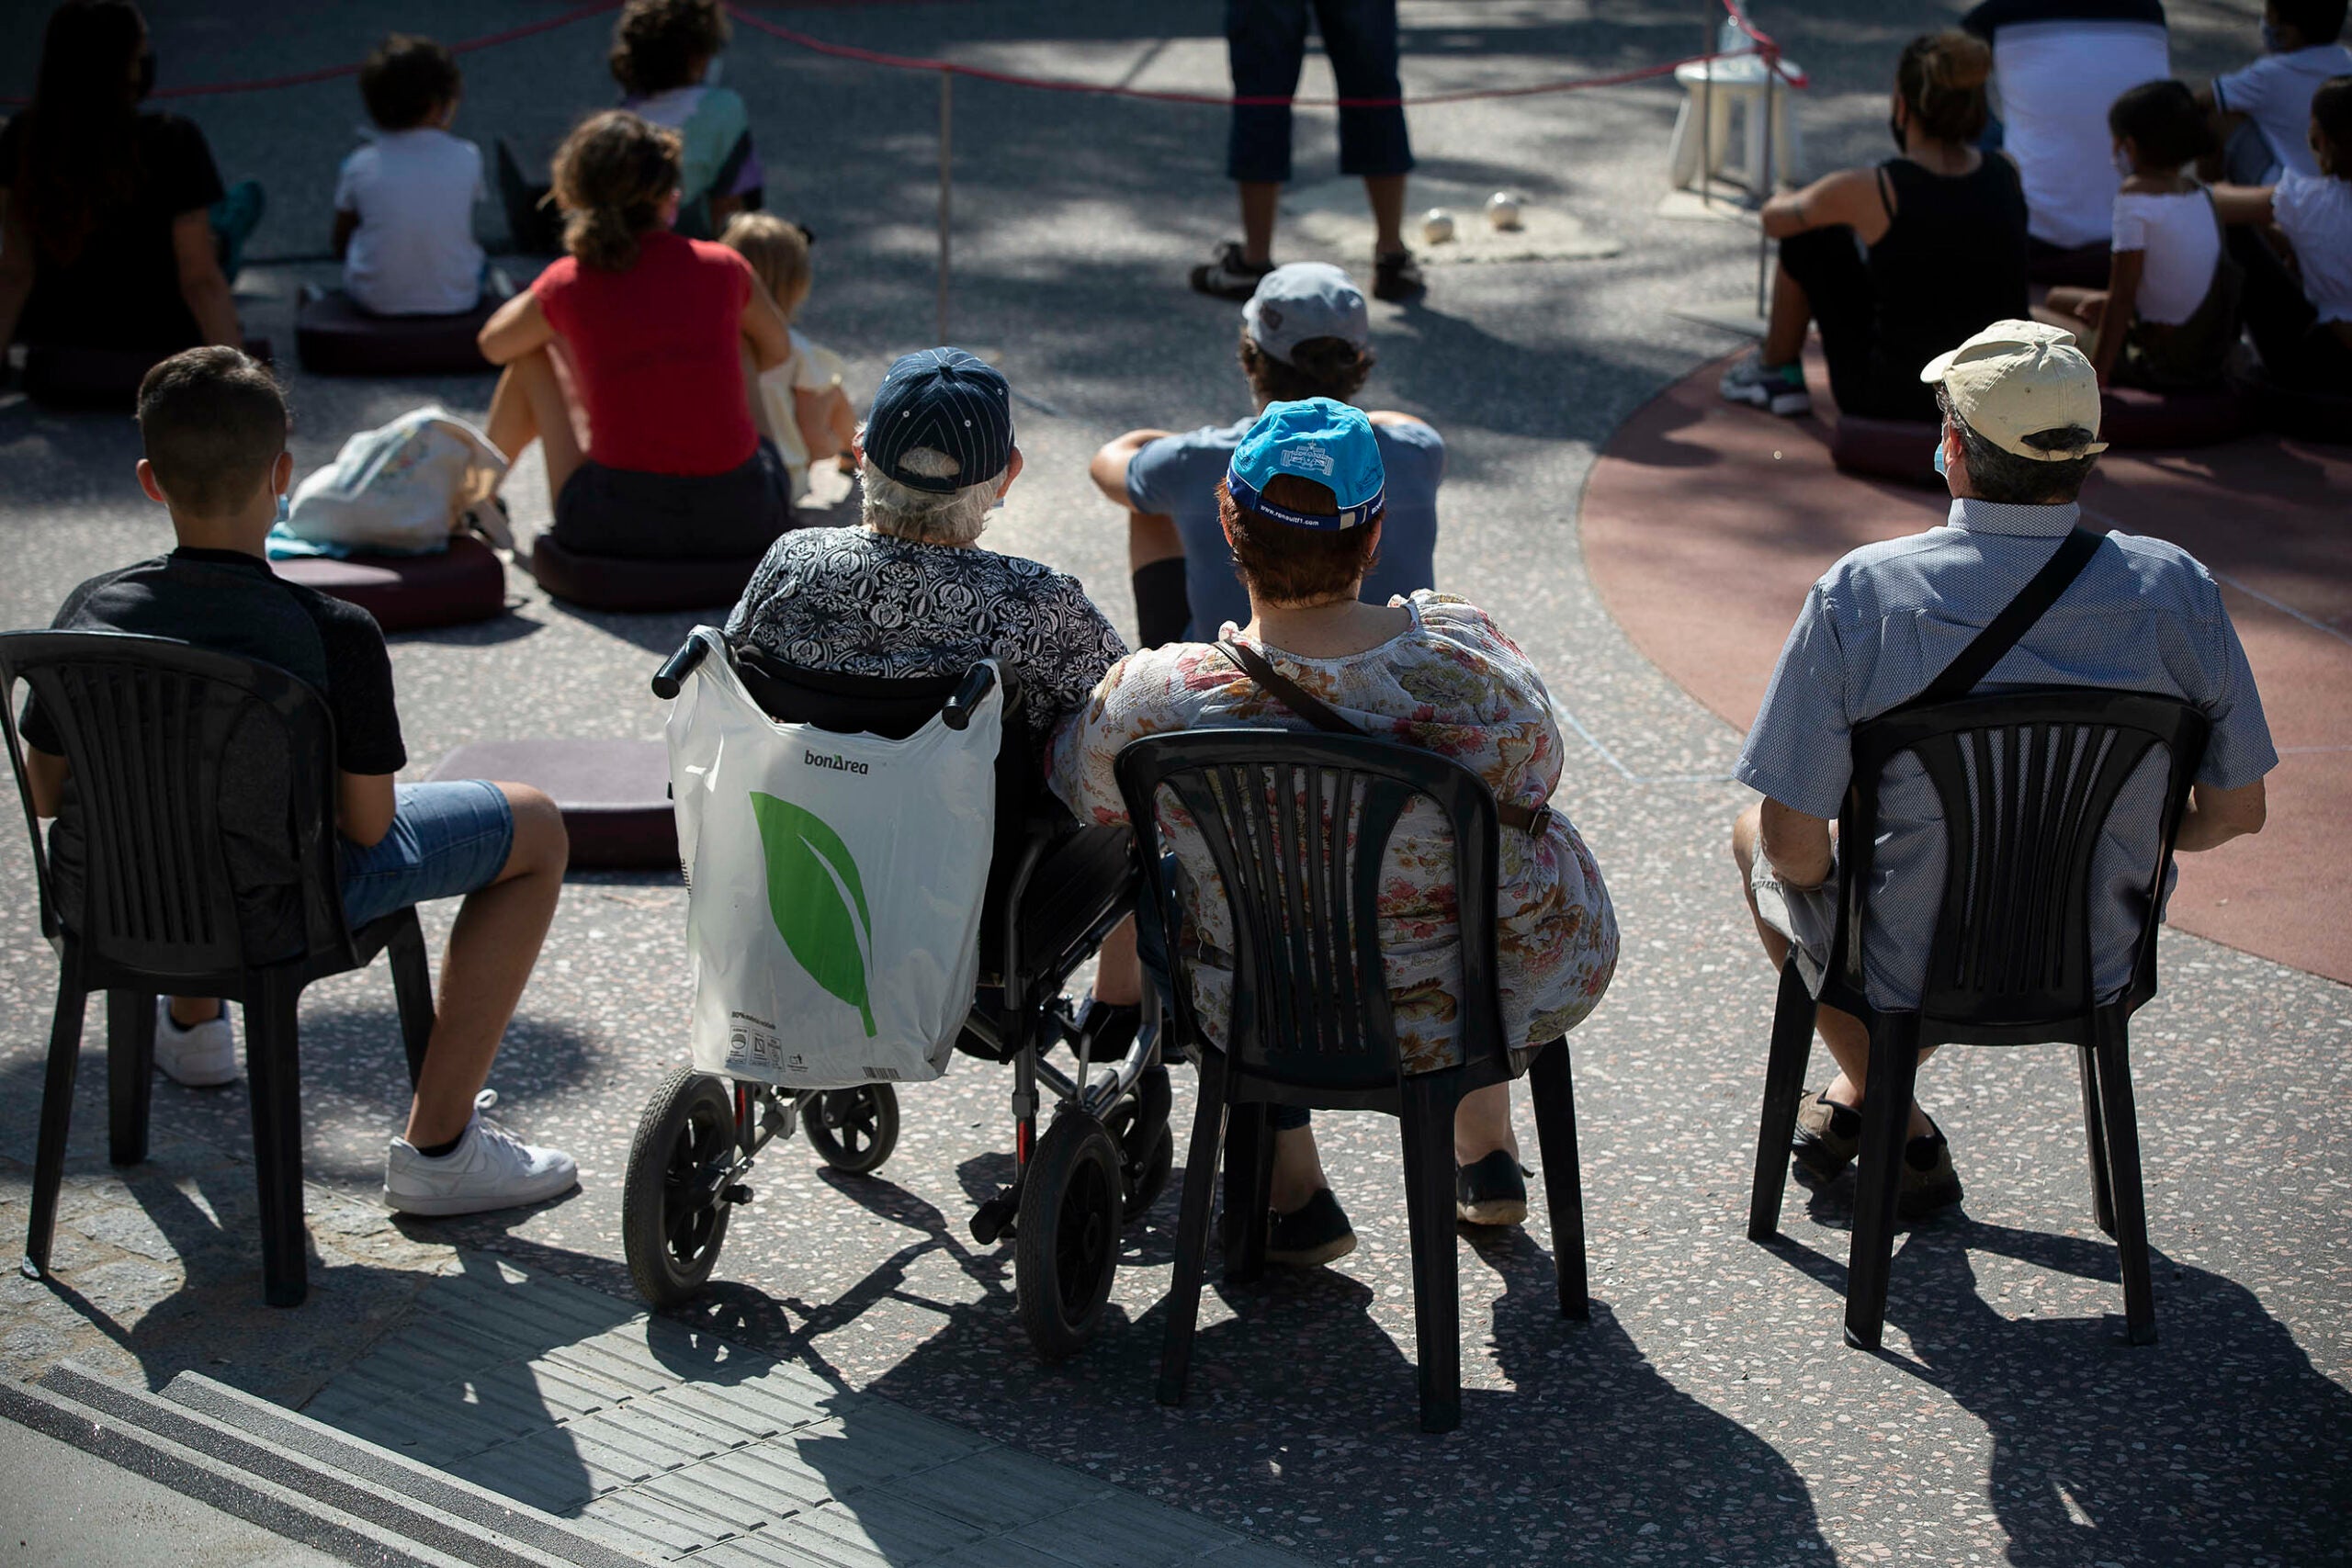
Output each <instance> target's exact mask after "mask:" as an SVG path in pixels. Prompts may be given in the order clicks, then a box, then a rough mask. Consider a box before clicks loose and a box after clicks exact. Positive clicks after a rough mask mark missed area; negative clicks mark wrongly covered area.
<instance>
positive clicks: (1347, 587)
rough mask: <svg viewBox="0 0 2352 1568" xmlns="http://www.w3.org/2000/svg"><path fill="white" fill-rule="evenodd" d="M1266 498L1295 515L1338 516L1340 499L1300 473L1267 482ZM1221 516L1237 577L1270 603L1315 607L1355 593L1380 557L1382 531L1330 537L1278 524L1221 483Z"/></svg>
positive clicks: (1357, 531) (1218, 485)
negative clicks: (1239, 499)
mask: <svg viewBox="0 0 2352 1568" xmlns="http://www.w3.org/2000/svg"><path fill="white" fill-rule="evenodd" d="M1265 495H1266V499H1267V500H1268V501H1270V502H1273V503H1274V504H1275V505H1276V506H1285V507H1288V508H1289V509H1290V510H1291V511H1293V512H1305V513H1311V514H1313V515H1315V516H1317V517H1336V516H1338V515H1339V513H1340V502H1339V498H1338V497H1337V496H1335V495H1333V494H1332V493H1331V491H1330V487H1329V486H1328V485H1320V484H1317V483H1316V482H1315V481H1314V480H1313V479H1302V478H1300V477H1299V476H1298V475H1296V474H1276V475H1274V476H1273V477H1272V479H1268V480H1267V481H1266V490H1265ZM1216 514H1217V518H1218V520H1219V521H1220V522H1222V523H1223V524H1224V525H1225V536H1226V538H1227V540H1228V541H1230V542H1231V544H1232V546H1233V572H1234V575H1235V576H1237V577H1238V578H1239V579H1241V585H1242V586H1243V587H1244V588H1247V589H1249V590H1250V592H1252V593H1254V594H1256V595H1257V596H1258V597H1259V598H1260V599H1262V600H1264V601H1265V602H1266V603H1267V604H1321V603H1324V602H1326V601H1328V600H1331V599H1335V598H1340V597H1343V596H1346V595H1349V594H1352V593H1353V592H1356V590H1357V589H1358V587H1359V586H1360V585H1361V584H1362V583H1363V578H1364V573H1366V572H1368V571H1370V570H1372V568H1373V564H1374V562H1375V561H1377V560H1378V559H1379V558H1380V554H1379V547H1380V530H1379V529H1377V528H1338V529H1333V530H1332V531H1331V532H1329V533H1324V532H1322V531H1321V530H1318V529H1314V528H1301V527H1298V526H1296V525H1294V524H1289V523H1277V522H1275V521H1274V520H1273V519H1272V518H1271V517H1268V516H1265V515H1264V514H1263V513H1256V512H1252V511H1250V509H1249V508H1248V507H1246V506H1244V505H1242V504H1241V503H1240V502H1238V501H1235V500H1234V499H1233V492H1232V491H1229V490H1227V489H1226V486H1225V481H1224V480H1223V479H1219V480H1217V483H1216Z"/></svg>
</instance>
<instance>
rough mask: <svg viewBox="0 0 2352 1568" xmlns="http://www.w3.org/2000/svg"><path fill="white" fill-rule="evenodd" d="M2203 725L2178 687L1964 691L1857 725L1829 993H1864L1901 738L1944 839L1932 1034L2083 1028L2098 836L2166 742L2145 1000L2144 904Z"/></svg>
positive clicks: (1842, 999) (2167, 846)
mask: <svg viewBox="0 0 2352 1568" xmlns="http://www.w3.org/2000/svg"><path fill="white" fill-rule="evenodd" d="M2205 737H2206V721H2205V718H2204V716H2203V715H2202V714H2200V713H2199V712H2198V710H2197V709H2196V708H2194V707H2192V706H2191V705H2188V704H2187V703H2184V702H2180V701H2178V700H2177V699H2175V698H2171V697H2165V696H2156V695H2151V694H2142V693H2137V692H2115V691H2106V690H2095V689H2082V688H2075V687H2064V688H2041V689H2035V690H2030V691H2023V692H2015V693H2010V694H2002V695H1995V696H1972V697H1967V698H1963V699H1961V700H1959V701H1956V702H1950V703H1942V704H1937V705H1931V706H1924V707H1918V708H1912V709H1908V710H1905V711H1901V712H1897V713H1894V714H1890V715H1887V716H1884V717H1882V718H1878V719H1873V720H1870V721H1868V722H1866V723H1864V724H1861V725H1858V726H1857V727H1856V728H1855V730H1854V741H1853V746H1854V764H1855V765H1854V773H1853V780H1852V784H1850V785H1849V790H1848V794H1847V801H1846V808H1845V812H1844V814H1843V818H1842V821H1841V826H1840V829H1839V840H1838V841H1839V843H1840V845H1841V846H1842V848H1841V851H1840V855H1841V861H1847V862H1850V863H1848V864H1845V865H1843V866H1842V867H1841V875H1842V876H1843V877H1844V878H1845V879H1846V883H1847V886H1846V888H1845V889H1844V891H1843V896H1842V897H1840V899H1839V905H1838V933H1837V937H1836V939H1835V947H1834V953H1833V957H1832V962H1831V965H1830V967H1831V973H1832V976H1833V986H1832V990H1833V992H1835V993H1837V994H1835V995H1834V996H1831V997H1830V999H1832V1000H1834V1001H1836V1002H1837V1004H1838V1005H1840V1006H1852V1005H1856V1004H1859V1003H1861V1002H1862V1001H1863V998H1862V996H1861V993H1862V990H1863V975H1864V973H1865V971H1864V969H1863V966H1862V963H1861V943H1862V933H1861V931H1860V921H1859V919H1858V916H1859V915H1860V912H1861V904H1860V891H1859V890H1860V887H1862V886H1867V883H1868V873H1869V863H1870V860H1871V854H1872V852H1873V851H1872V846H1873V845H1874V844H1875V843H1876V840H1877V834H1878V789H1879V783H1880V780H1881V777H1882V775H1883V772H1884V769H1885V766H1886V764H1887V762H1888V761H1892V760H1893V759H1894V757H1895V756H1897V755H1898V754H1900V753H1903V752H1906V751H1907V752H1910V753H1911V754H1912V755H1914V756H1915V757H1916V758H1917V760H1918V762H1919V764H1920V766H1921V768H1922V769H1923V770H1924V771H1925V773H1926V774H1927V776H1928V782H1929V784H1931V785H1932V786H1933V788H1934V789H1935V792H1936V795H1937V799H1938V801H1939V804H1940V807H1941V810H1942V813H1943V818H1944V835H1945V847H1946V852H1947V854H1946V862H1945V864H1946V874H1945V882H1944V886H1943V889H1942V892H1941V896H1940V899H1939V904H1938V908H1937V917H1936V926H1935V935H1934V939H1933V942H1931V944H1930V948H1929V953H1928V965H1927V970H1926V975H1927V981H1926V987H1925V990H1924V992H1923V994H1922V995H1921V997H1920V998H1919V1011H1920V1013H1921V1014H1922V1017H1923V1028H1924V1030H1925V1034H1926V1040H1927V1043H1936V1041H1937V1040H1939V1039H1959V1038H2007V1037H2011V1036H2013V1037H2015V1038H2017V1039H2019V1040H2022V1039H2024V1038H2026V1037H2027V1036H2028V1035H2029V1034H2030V1032H2031V1031H2032V1030H2033V1029H2034V1028H2036V1027H2039V1026H2041V1025H2043V1024H2051V1025H2060V1026H2064V1028H2065V1029H2067V1030H2069V1031H2072V1030H2074V1029H2075V1028H2076V1027H2077V1026H2078V1025H2079V1026H2080V1027H2083V1028H2087V1026H2088V1021H2089V1019H2090V1015H2091V1013H2092V1011H2093V1010H2094V1008H2095V1006H2096V1005H2097V1003H2098V997H2097V995H2096V990H2097V977H2096V964H2097V954H2096V953H2094V951H2093V948H2092V926H2093V924H2094V912H2093V899H2094V897H2096V896H2098V894H2099V892H2100V890H2098V889H2097V888H2095V887H2094V886H2093V882H2092V874H2093V869H2094V865H2095V863H2096V860H2097V856H2098V848H2099V845H2100V842H2101V840H2102V839H2103V838H2104V837H2105V835H2106V830H2107V828H2108V826H2109V817H2110V815H2111V814H2112V813H2113V811H2114V809H2115V807H2116V803H2117V801H2118V799H2119V798H2120V795H2121V794H2122V791H2123V788H2124V785H2125V784H2127V783H2129V782H2130V780H2131V775H2132V773H2134V772H2135V771H2136V770H2137V769H2138V768H2139V767H2140V766H2141V764H2142V762H2143V760H2145V759H2146V758H2147V757H2148V756H2149V755H2150V753H2151V752H2152V751H2155V750H2162V752H2163V754H2164V756H2165V767H2166V780H2165V791H2164V795H2163V802H2162V806H2161V811H2162V814H2163V818H2162V821H2161V823H2160V824H2159V825H2158V826H2159V829H2160V842H2161V846H2162V852H2161V854H2160V855H2159V856H2158V860H2157V863H2156V864H2155V865H2154V866H2152V867H2150V868H2149V869H2148V875H2149V878H2150V880H2149V882H2148V884H2147V908H2148V909H2149V911H2150V915H2149V919H2148V921H2147V923H2146V924H2145V925H2144V926H2143V930H2142V931H2141V932H2140V933H2139V939H2138V945H2137V947H2136V949H2135V961H2134V970H2133V974H2134V979H2133V982H2132V985H2131V988H2130V989H2131V998H2130V999H2131V1005H2133V1006H2136V1005H2137V1004H2138V1002H2139V1001H2143V1000H2145V999H2146V997H2147V996H2148V995H2150V994H2153V991H2154V935H2155V922H2154V910H2155V908H2157V905H2158V903H2159V899H2158V897H2157V896H2158V894H2159V892H2160V891H2161V886H2162V879H2163V877H2164V875H2165V869H2166V867H2167V866H2168V865H2169V864H2170V863H2171V857H2172V846H2173V839H2174V835H2175V834H2176V833H2177V830H2178V828H2179V823H2180V816H2181V812H2182V809H2183V807H2184V806H2185V805H2186V802H2187V799H2188V789H2189V784H2190V782H2191V780H2192V779H2193V778H2194V776H2195V774H2196V771H2197V766H2198V763H2199V760H2200V759H2201V758H2202V756H2203V754H2204V748H2205ZM1940 1030H1953V1031H1958V1032H1956V1033H1939V1031H1940ZM2003 1032H2007V1034H2006V1035H2005V1034H2004V1033H2003ZM2068 1037H2069V1038H2071V1037H2073V1036H2072V1034H2071V1033H2070V1034H2069V1035H2068Z"/></svg>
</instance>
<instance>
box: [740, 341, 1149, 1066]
mask: <svg viewBox="0 0 2352 1568" xmlns="http://www.w3.org/2000/svg"><path fill="white" fill-rule="evenodd" d="M851 450H852V453H853V455H854V457H856V459H857V461H858V464H859V467H860V471H861V474H862V477H863V492H864V505H865V522H864V525H863V526H861V527H855V528H804V529H800V530H798V531H797V532H795V533H790V534H786V535H785V536H783V537H782V538H780V539H778V540H777V541H776V542H775V545H774V546H773V547H771V548H770V549H769V551H768V554H767V558H765V559H764V560H763V561H762V562H761V563H760V567H759V570H757V571H755V572H753V573H752V581H751V582H750V583H749V584H748V585H747V586H746V587H745V588H744V590H743V597H742V599H741V601H739V602H738V603H737V604H736V606H735V611H734V614H733V615H729V617H728V621H727V635H728V637H729V640H730V641H733V642H735V643H737V644H739V645H740V646H741V647H743V648H747V649H751V650H752V651H753V653H754V655H755V656H756V655H757V654H759V653H765V654H768V655H772V656H773V657H775V659H778V660H783V661H785V662H786V663H787V664H790V665H793V666H796V667H797V668H800V669H803V670H820V671H831V672H833V673H836V674H845V675H876V676H884V677H889V678H905V677H909V676H925V675H957V674H961V673H962V672H963V671H965V670H966V669H967V667H969V666H970V665H971V664H973V663H975V662H976V661H978V660H982V659H994V660H997V661H998V662H999V664H1000V665H1001V667H1002V668H1003V671H1004V674H1005V678H1006V681H1007V682H1008V683H1009V684H1010V686H1011V687H1012V690H1013V691H1014V692H1016V693H1017V694H1018V696H1019V707H1018V716H1019V721H1020V722H1019V726H1018V732H1019V734H1020V735H1021V737H1022V739H1023V741H1024V742H1025V744H1027V745H1028V746H1029V748H1030V749H1031V750H1032V751H1033V752H1034V753H1039V754H1042V751H1043V749H1044V747H1045V745H1046V741H1047V739H1048V738H1049V737H1051V735H1052V734H1053V732H1054V728H1055V727H1056V726H1057V724H1059V723H1060V722H1061V721H1062V720H1063V719H1064V718H1066V717H1068V716H1069V715H1071V714H1073V713H1075V712H1076V711H1077V710H1078V709H1079V708H1080V707H1082V706H1083V705H1085V703H1086V701H1087V698H1088V697H1089V696H1090V695H1091V694H1092V692H1093V690H1094V685H1095V682H1098V681H1100V680H1101V679H1102V677H1103V671H1106V670H1108V669H1109V668H1110V667H1111V666H1112V664H1113V663H1114V662H1115V661H1116V660H1118V659H1119V658H1120V657H1121V656H1122V655H1123V654H1125V652H1126V650H1127V645H1126V643H1125V641H1124V640H1123V639H1122V638H1121V637H1120V636H1119V634H1118V632H1117V630H1116V629H1115V628H1114V627H1113V626H1112V625H1111V623H1110V622H1109V621H1107V620H1105V619H1104V618H1103V612H1102V611H1100V610H1098V609H1096V608H1095V607H1094V602H1093V601H1092V600H1091V599H1089V598H1088V597H1087V596H1086V590H1085V589H1084V588H1083V587H1081V586H1080V584H1079V581H1078V580H1077V579H1076V578H1073V577H1069V576H1065V575H1064V574H1063V573H1061V572H1058V571H1056V570H1053V569H1052V568H1050V567H1046V566H1043V565H1040V564H1039V563H1038V562H1036V561H1033V560H1025V559H1023V558H1021V557H1019V556H1006V555H999V554H997V553H996V552H995V551H993V550H985V549H982V548H980V547H979V544H978V540H979V537H980V534H981V532H982V530H984V529H985V528H986V527H987V526H988V514H989V512H990V511H991V510H993V509H994V508H996V507H997V506H999V505H1001V503H1002V502H1003V500H1004V497H1005V495H1006V493H1007V492H1008V491H1011V490H1012V483H1013V481H1014V480H1015V479H1019V478H1020V477H1021V448H1020V447H1018V446H1014V445H1013V442H1012V403H1011V389H1010V388H1009V387H1008V386H1007V385H1006V383H1005V379H1004V378H1003V377H1002V376H1001V375H1000V374H999V373H998V372H997V371H996V370H995V369H994V368H993V367H990V366H989V365H988V364H986V363H985V362H983V361H981V360H979V359H976V358H974V357H973V356H972V355H968V354H966V353H964V352H963V351H962V350H960V349H954V348H934V349H926V350H924V351H922V352H921V353H918V354H910V355H906V356H905V357H904V358H902V359H900V360H899V361H898V363H897V364H895V365H893V366H891V367H890V372H889V374H888V376H887V377H885V378H883V382H882V385H881V387H880V389H878V390H876V393H875V395H874V404H873V408H872V410H871V411H870V412H869V414H868V416H867V420H866V423H865V429H864V430H863V431H861V432H860V434H859V438H858V440H857V442H856V443H855V444H854V446H852V448H851ZM975 476H977V477H975ZM1141 997H1142V980H1141V972H1140V970H1139V969H1138V967H1137V965H1136V959H1135V934H1134V927H1133V925H1132V924H1124V925H1122V926H1121V927H1120V928H1119V929H1118V931H1116V932H1114V935H1113V937H1112V938H1111V940H1110V941H1109V942H1106V943H1105V944H1104V948H1103V960H1102V965H1101V971H1100V974H1099V975H1098V977H1097V979H1096V982H1095V986H1094V992H1093V995H1092V997H1091V998H1090V1001H1089V1005H1088V1007H1087V1009H1086V1010H1085V1012H1084V1013H1083V1015H1082V1016H1081V1021H1080V1022H1081V1027H1083V1028H1086V1029H1088V1030H1090V1031H1091V1032H1092V1034H1093V1037H1094V1041H1095V1047H1096V1055H1097V1056H1098V1059H1099V1057H1100V1056H1101V1055H1102V1054H1103V1052H1104V1051H1107V1052H1108V1053H1109V1054H1110V1055H1113V1056H1116V1055H1118V1054H1119V1053H1120V1052H1122V1051H1124V1050H1125V1049H1126V1045H1127V1043H1128V1041H1129V1040H1131V1039H1132V1038H1133V1036H1134V1033H1135V1029H1136V1017H1137V1012H1138V1008H1137V1004H1138V1002H1139V1001H1140V999H1141Z"/></svg>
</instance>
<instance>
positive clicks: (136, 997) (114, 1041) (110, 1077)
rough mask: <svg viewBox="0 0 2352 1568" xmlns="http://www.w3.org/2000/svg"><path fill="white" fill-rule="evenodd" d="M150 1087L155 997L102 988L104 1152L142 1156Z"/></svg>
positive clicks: (118, 1159)
mask: <svg viewBox="0 0 2352 1568" xmlns="http://www.w3.org/2000/svg"><path fill="white" fill-rule="evenodd" d="M154 1087H155V998H154V997H153V995H152V994H151V993H149V992H146V991H108V992H107V1159H108V1160H109V1161H111V1162H113V1163H114V1164H116V1165H137V1164H138V1163H139V1162H140V1161H141V1160H143V1159H145V1158H146V1157H147V1111H148V1106H149V1104H150V1103H151V1102H152V1101H153V1099H154Z"/></svg>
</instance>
